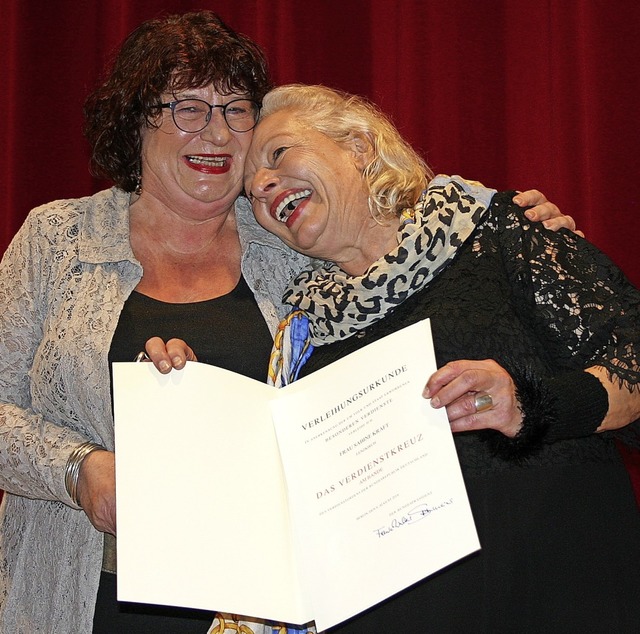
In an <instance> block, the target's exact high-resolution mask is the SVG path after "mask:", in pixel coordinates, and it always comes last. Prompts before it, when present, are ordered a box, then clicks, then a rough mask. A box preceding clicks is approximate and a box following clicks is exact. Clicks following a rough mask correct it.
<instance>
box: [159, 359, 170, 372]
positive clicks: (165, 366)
mask: <svg viewBox="0 0 640 634" xmlns="http://www.w3.org/2000/svg"><path fill="white" fill-rule="evenodd" d="M159 365H160V372H166V371H167V370H170V369H171V365H170V364H169V362H168V361H160V363H159Z"/></svg>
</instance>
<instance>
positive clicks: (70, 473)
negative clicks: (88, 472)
mask: <svg viewBox="0 0 640 634" xmlns="http://www.w3.org/2000/svg"><path fill="white" fill-rule="evenodd" d="M98 449H101V450H103V451H106V449H105V448H104V447H103V446H102V445H98V444H97V443H95V442H83V443H81V444H80V445H78V446H77V447H76V448H75V449H74V450H73V451H72V452H71V455H70V456H69V459H68V460H67V466H66V467H65V470H64V486H65V488H66V489H67V493H68V494H69V497H70V498H71V499H72V500H73V503H74V504H75V505H76V506H80V507H82V505H81V504H80V500H78V478H79V477H80V467H81V466H82V461H83V460H84V459H85V458H86V457H87V456H88V455H89V454H90V453H91V452H92V451H96V450H98Z"/></svg>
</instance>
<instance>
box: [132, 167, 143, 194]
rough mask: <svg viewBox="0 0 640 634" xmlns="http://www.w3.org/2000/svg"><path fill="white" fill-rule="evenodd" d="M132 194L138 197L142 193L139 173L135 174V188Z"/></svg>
mask: <svg viewBox="0 0 640 634" xmlns="http://www.w3.org/2000/svg"><path fill="white" fill-rule="evenodd" d="M133 193H134V194H136V196H140V194H141V193H142V174H141V173H140V172H138V173H137V174H136V187H135V189H134V190H133Z"/></svg>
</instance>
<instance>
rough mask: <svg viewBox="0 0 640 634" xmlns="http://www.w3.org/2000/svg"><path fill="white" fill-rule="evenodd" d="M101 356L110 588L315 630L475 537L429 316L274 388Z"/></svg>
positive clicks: (469, 548) (460, 553)
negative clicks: (436, 403)
mask: <svg viewBox="0 0 640 634" xmlns="http://www.w3.org/2000/svg"><path fill="white" fill-rule="evenodd" d="M113 370H114V371H113V376H114V405H115V417H116V487H117V522H118V526H117V532H118V598H119V599H120V600H124V601H139V602H147V603H159V604H167V605H177V606H185V607H194V608H202V609H209V610H216V611H220V612H231V613H237V614H242V615H245V616H253V617H257V618H266V619H273V620H276V621H283V622H289V623H298V624H300V623H306V622H309V621H311V620H315V621H316V626H317V628H318V630H324V629H327V628H329V627H331V626H333V625H336V624H338V623H340V622H342V621H344V620H346V619H348V618H350V617H352V616H354V615H356V614H358V613H359V612H361V611H363V610H366V609H367V608H368V607H370V606H372V605H375V604H376V603H378V602H380V601H382V600H384V599H386V598H387V597H389V596H391V595H393V594H395V593H397V592H399V591H401V590H403V589H404V588H406V587H408V586H409V585H411V584H413V583H415V582H417V581H419V580H421V579H423V578H425V577H427V576H429V575H430V574H432V573H434V572H436V571H438V570H440V569H441V568H443V567H445V566H447V565H449V564H451V563H453V562H455V561H457V560H458V559H460V558H462V557H464V556H466V555H468V554H470V553H472V552H474V551H475V550H477V549H478V548H479V544H478V539H477V534H476V531H475V527H474V524H473V519H472V516H471V511H470V508H469V503H468V500H467V496H466V492H465V488H464V483H463V480H462V476H461V473H460V468H459V464H458V461H457V456H456V452H455V447H454V444H453V438H452V435H451V431H450V428H449V424H448V421H447V418H446V413H445V412H444V410H434V409H432V408H431V407H430V405H429V403H428V401H426V400H425V399H423V398H422V389H423V387H424V384H425V382H426V379H427V378H428V376H429V375H430V374H431V373H433V372H434V371H435V359H434V354H433V349H432V343H431V335H430V329H429V323H428V321H422V322H419V323H417V324H414V325H412V326H409V327H408V328H405V329H403V330H401V331H399V332H396V333H394V334H392V335H390V336H388V337H385V338H384V339H381V340H379V341H377V342H375V343H373V344H371V345H369V346H367V347H365V348H363V349H361V350H359V351H357V352H354V353H353V354H351V355H349V356H348V357H346V358H344V359H341V360H339V361H337V362H335V363H333V364H332V365H330V366H328V367H326V368H324V369H322V370H320V371H318V372H316V373H314V374H312V375H310V376H308V377H305V378H303V379H301V380H299V381H297V382H295V383H293V384H291V385H289V386H287V387H285V388H283V389H280V390H277V389H275V388H273V387H270V386H267V385H264V384H262V383H259V382H257V381H254V380H252V379H249V378H247V377H243V376H240V375H237V374H234V373H232V372H229V371H226V370H222V369H220V368H216V367H214V366H208V365H204V364H197V363H189V364H188V365H187V367H186V368H185V369H184V370H182V371H178V372H177V371H172V372H171V374H169V375H161V374H159V373H158V372H157V371H156V370H155V368H153V366H152V364H149V363H144V364H142V363H137V364H136V363H116V364H114V368H113Z"/></svg>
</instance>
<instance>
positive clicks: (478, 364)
mask: <svg viewBox="0 0 640 634" xmlns="http://www.w3.org/2000/svg"><path fill="white" fill-rule="evenodd" d="M423 396H424V397H425V398H429V399H431V406H432V407H434V408H436V409H438V408H440V407H446V408H447V416H448V417H449V423H450V424H451V430H452V431H454V432H460V431H470V430H474V429H495V430H497V431H499V432H501V433H502V434H504V435H505V436H508V437H509V438H513V437H514V436H515V435H516V434H517V433H518V431H519V430H520V427H521V425H522V413H521V412H520V408H519V406H518V401H517V399H516V394H515V385H514V383H513V380H512V379H511V376H510V375H509V373H508V372H507V371H506V370H505V369H504V368H503V367H502V366H500V365H499V364H498V363H496V362H495V361H493V360H491V359H487V360H485V361H467V360H460V361H452V362H450V363H447V364H446V365H445V366H443V367H442V368H440V369H439V370H437V371H436V372H434V373H433V374H432V375H431V377H429V380H428V381H427V385H426V387H425V389H424V392H423Z"/></svg>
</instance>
